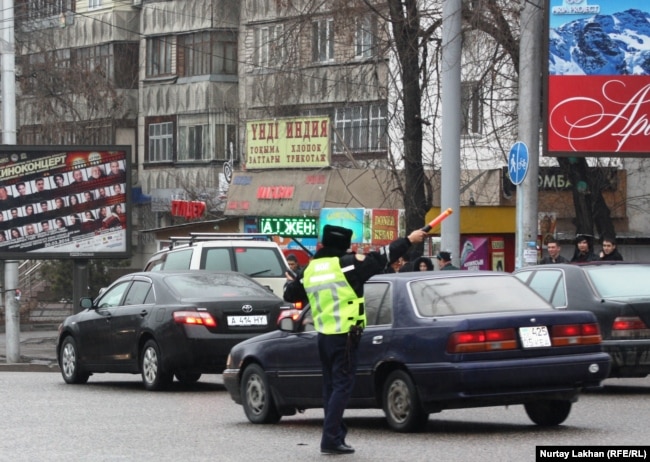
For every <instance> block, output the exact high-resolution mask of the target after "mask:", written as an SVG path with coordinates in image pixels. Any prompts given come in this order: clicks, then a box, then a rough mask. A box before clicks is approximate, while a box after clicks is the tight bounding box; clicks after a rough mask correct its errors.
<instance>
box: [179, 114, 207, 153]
mask: <svg viewBox="0 0 650 462" xmlns="http://www.w3.org/2000/svg"><path fill="white" fill-rule="evenodd" d="M178 135H179V136H178V137H179V144H178V160H179V161H192V160H210V157H211V155H210V153H211V152H212V149H211V146H210V145H211V143H210V140H211V137H210V125H209V123H208V116H207V115H192V116H179V119H178Z"/></svg>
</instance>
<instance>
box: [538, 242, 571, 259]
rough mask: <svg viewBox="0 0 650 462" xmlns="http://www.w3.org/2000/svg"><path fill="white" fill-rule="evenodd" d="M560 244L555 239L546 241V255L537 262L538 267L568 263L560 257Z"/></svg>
mask: <svg viewBox="0 0 650 462" xmlns="http://www.w3.org/2000/svg"><path fill="white" fill-rule="evenodd" d="M561 249H562V248H561V247H560V243H559V242H558V241H556V240H555V239H552V238H551V239H548V240H547V241H546V251H547V252H548V255H547V256H546V257H544V258H542V261H540V262H539V264H540V265H548V264H550V263H569V260H567V259H566V258H564V257H563V256H562V255H560V250H561Z"/></svg>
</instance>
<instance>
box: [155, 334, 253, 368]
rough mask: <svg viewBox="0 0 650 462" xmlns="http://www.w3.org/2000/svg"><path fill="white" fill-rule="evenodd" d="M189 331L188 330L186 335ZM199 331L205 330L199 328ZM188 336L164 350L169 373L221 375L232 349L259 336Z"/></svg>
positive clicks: (171, 343)
mask: <svg viewBox="0 0 650 462" xmlns="http://www.w3.org/2000/svg"><path fill="white" fill-rule="evenodd" d="M197 327H198V326H197ZM187 330H191V329H186V334H187ZM196 330H197V331H198V330H205V331H206V332H207V329H204V328H202V327H199V328H198V329H196ZM193 334H195V335H191V336H190V335H186V336H185V337H184V338H183V339H182V341H181V340H179V341H178V342H170V343H169V346H168V347H167V348H165V349H164V350H163V358H164V361H165V363H164V364H165V368H166V369H167V370H169V371H178V370H182V371H187V372H197V373H201V374H220V373H221V372H222V371H223V370H224V369H225V367H226V360H227V358H228V353H230V349H231V348H232V347H234V346H235V345H237V344H238V343H239V342H242V341H244V340H247V339H249V338H251V337H254V336H255V335H257V334H213V333H208V334H207V335H206V334H204V333H201V334H199V335H196V333H193Z"/></svg>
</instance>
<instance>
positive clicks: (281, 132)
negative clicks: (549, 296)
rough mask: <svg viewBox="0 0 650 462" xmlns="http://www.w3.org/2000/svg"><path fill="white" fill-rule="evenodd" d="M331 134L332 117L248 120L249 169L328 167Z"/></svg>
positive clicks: (247, 155) (247, 159)
mask: <svg viewBox="0 0 650 462" xmlns="http://www.w3.org/2000/svg"><path fill="white" fill-rule="evenodd" d="M330 133H331V130H330V119H329V117H296V118H291V119H269V120H252V121H248V122H247V123H246V169H248V170H256V169H269V168H320V167H328V166H329V165H330Z"/></svg>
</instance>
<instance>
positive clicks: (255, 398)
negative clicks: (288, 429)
mask: <svg viewBox="0 0 650 462" xmlns="http://www.w3.org/2000/svg"><path fill="white" fill-rule="evenodd" d="M241 396H242V404H243V406H244V412H245V413H246V417H247V418H248V420H250V421H251V422H252V423H256V424H272V423H277V422H279V421H280V417H281V416H280V413H279V412H278V410H277V408H276V407H275V403H274V402H273V396H272V395H271V389H270V387H269V381H268V379H267V377H266V374H265V373H264V370H263V369H262V368H261V367H260V366H259V365H257V364H251V365H250V366H248V367H247V368H246V369H244V374H243V375H242V381H241Z"/></svg>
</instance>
